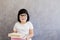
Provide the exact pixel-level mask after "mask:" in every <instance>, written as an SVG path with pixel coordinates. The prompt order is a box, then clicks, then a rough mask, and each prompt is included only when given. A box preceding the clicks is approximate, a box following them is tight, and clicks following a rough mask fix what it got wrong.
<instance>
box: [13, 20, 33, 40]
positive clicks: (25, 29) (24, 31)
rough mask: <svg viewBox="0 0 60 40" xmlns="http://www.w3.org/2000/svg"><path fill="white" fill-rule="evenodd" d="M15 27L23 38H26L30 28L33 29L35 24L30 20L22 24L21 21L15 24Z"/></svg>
mask: <svg viewBox="0 0 60 40" xmlns="http://www.w3.org/2000/svg"><path fill="white" fill-rule="evenodd" d="M14 29H16V30H17V33H20V34H21V36H22V38H26V37H27V36H28V34H29V29H33V25H32V23H31V22H30V21H28V22H27V23H25V24H21V23H20V22H17V23H16V24H15V25H14ZM30 40H31V39H30Z"/></svg>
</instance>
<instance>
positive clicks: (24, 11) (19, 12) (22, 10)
mask: <svg viewBox="0 0 60 40" xmlns="http://www.w3.org/2000/svg"><path fill="white" fill-rule="evenodd" d="M21 14H27V20H26V22H27V21H29V18H30V17H29V14H28V11H27V10H26V9H21V10H19V11H18V22H21V20H20V17H19V16H20V15H21Z"/></svg>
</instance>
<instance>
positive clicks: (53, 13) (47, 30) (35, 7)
mask: <svg viewBox="0 0 60 40" xmlns="http://www.w3.org/2000/svg"><path fill="white" fill-rule="evenodd" d="M21 8H26V9H27V10H28V12H29V14H30V19H31V20H30V21H31V22H32V23H33V25H34V34H35V36H34V37H33V40H60V18H59V17H60V0H0V40H10V39H9V38H8V37H7V34H8V33H9V32H12V28H13V26H14V24H15V22H16V21H17V13H18V10H19V9H21Z"/></svg>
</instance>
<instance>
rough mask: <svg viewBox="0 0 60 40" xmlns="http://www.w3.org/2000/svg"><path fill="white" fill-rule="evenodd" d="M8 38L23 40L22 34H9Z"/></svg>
mask: <svg viewBox="0 0 60 40" xmlns="http://www.w3.org/2000/svg"><path fill="white" fill-rule="evenodd" d="M8 37H11V38H21V34H20V33H9V34H8Z"/></svg>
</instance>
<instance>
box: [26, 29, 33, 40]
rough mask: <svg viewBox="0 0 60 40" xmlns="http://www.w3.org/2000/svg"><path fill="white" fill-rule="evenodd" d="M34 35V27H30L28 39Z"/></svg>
mask: <svg viewBox="0 0 60 40" xmlns="http://www.w3.org/2000/svg"><path fill="white" fill-rule="evenodd" d="M33 36H34V32H33V29H29V35H28V36H27V38H26V40H29V39H30V38H32V37H33Z"/></svg>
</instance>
